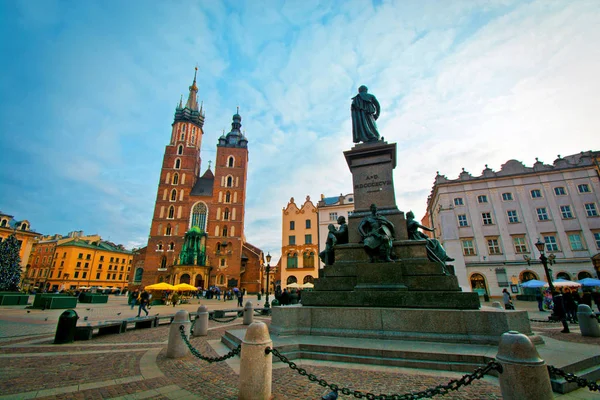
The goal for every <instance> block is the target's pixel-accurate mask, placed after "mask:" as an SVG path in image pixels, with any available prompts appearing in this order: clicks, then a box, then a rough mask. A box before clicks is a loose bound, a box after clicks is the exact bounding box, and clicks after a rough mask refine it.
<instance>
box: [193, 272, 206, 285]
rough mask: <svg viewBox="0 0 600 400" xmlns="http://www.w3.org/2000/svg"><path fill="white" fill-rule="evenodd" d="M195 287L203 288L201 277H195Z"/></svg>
mask: <svg viewBox="0 0 600 400" xmlns="http://www.w3.org/2000/svg"><path fill="white" fill-rule="evenodd" d="M195 286H196V287H201V288H204V279H202V275H200V274H198V275H196V285H195Z"/></svg>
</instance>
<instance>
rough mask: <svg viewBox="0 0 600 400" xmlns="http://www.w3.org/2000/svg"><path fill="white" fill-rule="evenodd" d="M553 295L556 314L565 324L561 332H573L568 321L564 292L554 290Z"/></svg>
mask: <svg viewBox="0 0 600 400" xmlns="http://www.w3.org/2000/svg"><path fill="white" fill-rule="evenodd" d="M552 296H553V297H554V315H555V316H556V318H557V319H558V320H559V321H560V322H561V323H562V326H563V330H562V331H561V332H562V333H571V331H570V330H569V324H568V323H567V313H566V310H565V303H564V298H563V295H562V293H560V292H554V293H552Z"/></svg>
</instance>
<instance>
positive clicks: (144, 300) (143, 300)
mask: <svg viewBox="0 0 600 400" xmlns="http://www.w3.org/2000/svg"><path fill="white" fill-rule="evenodd" d="M149 302H150V295H149V294H148V292H146V291H145V290H144V291H142V293H140V307H139V308H138V314H137V317H138V318H139V317H140V314H141V313H142V311H143V312H145V313H146V316H148V310H146V306H147V305H148V303H149Z"/></svg>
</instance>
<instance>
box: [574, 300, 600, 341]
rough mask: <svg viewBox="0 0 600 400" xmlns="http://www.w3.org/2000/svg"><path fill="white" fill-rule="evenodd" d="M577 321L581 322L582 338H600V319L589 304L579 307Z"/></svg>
mask: <svg viewBox="0 0 600 400" xmlns="http://www.w3.org/2000/svg"><path fill="white" fill-rule="evenodd" d="M577 320H578V321H579V329H580V330H581V336H591V337H600V326H599V325H598V318H597V317H596V314H594V311H592V308H591V307H590V306H588V305H587V304H580V305H578V306H577Z"/></svg>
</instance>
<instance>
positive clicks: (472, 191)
mask: <svg viewBox="0 0 600 400" xmlns="http://www.w3.org/2000/svg"><path fill="white" fill-rule="evenodd" d="M597 162H598V152H591V151H588V152H585V153H584V152H582V153H580V154H575V155H571V156H567V157H560V156H559V157H558V158H557V159H556V160H555V161H554V163H553V164H552V165H547V164H544V163H542V162H541V161H538V160H537V159H536V163H535V164H534V165H533V166H532V167H526V166H525V165H523V164H522V163H521V162H519V161H516V160H509V161H508V162H506V163H505V164H504V165H502V167H501V169H500V171H497V172H496V171H493V170H492V169H490V168H488V167H487V166H486V168H485V169H484V170H483V171H482V173H481V175H479V176H473V175H471V174H470V173H468V172H467V171H464V169H463V172H462V173H461V174H460V175H459V177H458V179H448V178H446V177H445V176H443V175H440V174H439V173H438V175H437V176H436V178H435V182H434V186H433V189H432V192H431V195H430V196H429V198H428V202H427V215H426V218H425V219H429V221H426V220H425V219H424V220H423V223H424V224H425V225H429V226H434V227H435V228H436V231H435V235H436V237H437V239H439V240H440V241H441V242H442V244H443V245H444V247H445V248H446V251H447V253H448V254H449V255H450V256H451V257H454V258H455V259H456V261H455V262H453V264H454V266H455V273H456V275H457V277H458V279H459V283H460V285H461V287H462V288H463V290H467V291H477V292H479V293H480V294H481V295H484V294H487V295H490V296H499V295H501V293H502V289H504V288H510V290H511V291H512V292H513V293H519V292H520V290H521V289H520V287H519V286H518V284H519V283H522V282H525V281H527V280H530V279H538V280H546V278H545V273H544V269H543V267H542V265H541V263H540V262H539V261H538V259H539V256H540V254H539V253H538V251H537V249H536V248H535V246H534V243H536V242H537V241H538V240H541V241H542V242H544V243H545V250H546V255H550V254H552V255H553V257H552V258H554V265H552V266H551V267H550V268H551V274H552V277H553V279H556V278H565V279H570V280H579V279H583V278H585V277H597V276H600V272H599V271H598V270H597V269H595V267H594V264H593V259H598V253H599V252H600V208H599V205H600V182H599V175H598V164H597Z"/></svg>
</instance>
